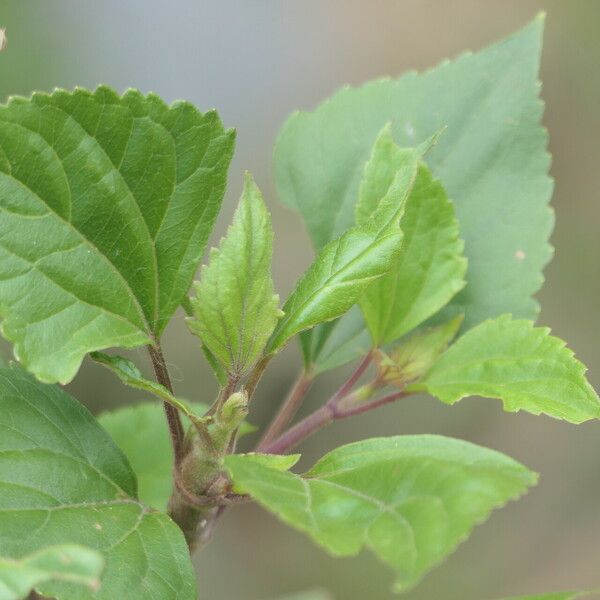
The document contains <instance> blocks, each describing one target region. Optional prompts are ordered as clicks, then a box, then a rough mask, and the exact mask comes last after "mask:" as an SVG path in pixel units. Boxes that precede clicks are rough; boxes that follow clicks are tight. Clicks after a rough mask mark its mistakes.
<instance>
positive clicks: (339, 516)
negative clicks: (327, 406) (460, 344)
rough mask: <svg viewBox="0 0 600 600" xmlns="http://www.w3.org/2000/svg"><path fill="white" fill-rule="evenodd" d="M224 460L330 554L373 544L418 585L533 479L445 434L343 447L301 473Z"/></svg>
mask: <svg viewBox="0 0 600 600" xmlns="http://www.w3.org/2000/svg"><path fill="white" fill-rule="evenodd" d="M225 464H226V466H227V468H228V470H229V472H230V474H231V476H232V479H233V481H234V482H235V484H236V485H237V486H239V487H240V488H242V489H245V491H246V492H247V493H250V494H251V495H252V496H253V498H254V499H255V500H256V501H257V502H259V504H261V505H262V506H263V507H265V508H266V509H268V510H270V511H271V512H273V513H275V515H277V516H278V517H279V518H281V519H282V520H283V521H284V522H286V523H287V524H289V525H291V526H292V527H295V528H296V529H299V530H301V531H304V532H305V533H308V534H309V535H310V537H311V538H312V539H313V540H314V541H315V542H316V543H317V544H319V545H321V546H323V547H325V548H326V549H327V550H329V551H330V552H332V553H333V554H336V555H342V556H348V555H354V554H357V553H358V552H359V550H360V549H361V547H363V546H368V547H369V548H370V549H371V550H373V551H374V552H375V554H376V555H377V556H378V557H379V558H381V559H382V560H383V561H384V562H386V563H388V564H389V565H391V566H392V567H393V568H394V569H395V570H396V571H397V576H398V584H397V585H398V588H399V589H400V588H401V589H406V588H408V587H411V586H412V585H414V584H416V582H417V581H418V580H419V579H420V578H421V576H422V575H423V574H424V572H425V571H427V570H428V569H430V568H431V567H432V566H434V565H435V564H437V563H438V562H439V561H440V560H441V559H442V558H444V557H445V556H446V555H447V554H449V553H450V552H451V551H452V550H453V549H454V548H455V547H456V545H457V544H458V543H459V542H460V541H462V540H463V539H464V537H466V536H467V535H468V533H469V532H470V530H471V529H472V527H473V526H474V525H475V524H477V523H479V522H481V521H482V520H483V519H485V518H486V517H487V516H488V515H489V513H490V512H491V510H492V509H493V508H495V507H498V506H501V505H503V504H504V503H505V502H507V501H508V500H509V499H511V498H514V497H517V496H519V495H520V494H521V493H523V492H524V491H525V489H526V488H527V487H528V486H530V485H532V484H533V483H534V482H535V479H536V478H535V476H534V474H533V473H531V472H530V471H528V470H527V469H525V467H523V466H522V465H519V464H518V463H516V462H515V461H513V460H512V459H509V458H508V457H506V456H503V455H501V454H499V453H496V452H493V451H491V450H487V449H485V448H480V447H477V446H474V445H473V444H468V443H467V442H462V441H459V440H452V439H448V438H441V437H439V436H398V437H394V438H375V439H371V440H365V441H363V442H357V443H354V444H349V445H347V446H342V447H341V448H338V449H336V450H334V451H333V452H330V453H329V454H327V455H326V456H325V457H323V458H322V459H321V460H320V461H319V462H318V463H317V464H316V465H315V466H314V467H313V468H312V469H311V470H310V471H309V472H308V473H306V474H305V475H304V477H303V478H302V477H300V476H298V475H294V474H293V473H290V472H282V471H278V470H276V469H269V468H268V467H267V466H266V465H265V464H264V463H259V462H257V461H255V460H253V458H252V457H249V456H244V455H237V456H228V457H226V459H225ZM393 473H396V476H393ZM398 473H400V474H401V478H400V479H399V478H398ZM417 474H418V476H417ZM440 481H444V483H443V484H441V485H440V486H438V485H437V484H438V483H439V482H440ZM436 482H437V483H436ZM476 489H477V490H479V492H478V493H474V490H476ZM484 490H485V491H484ZM428 495H429V496H430V498H431V500H430V501H425V502H423V499H424V497H426V496H428ZM450 498H452V500H451V501H449V500H450ZM440 499H441V501H442V503H444V500H446V502H445V503H444V504H440V503H439V502H440ZM396 503H398V504H396ZM442 506H445V508H443V509H442V508H441V507H442ZM335 507H337V508H335ZM400 507H401V508H400ZM396 509H398V511H399V512H398V513H396V512H395V510H396Z"/></svg>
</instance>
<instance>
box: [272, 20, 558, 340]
mask: <svg viewBox="0 0 600 600" xmlns="http://www.w3.org/2000/svg"><path fill="white" fill-rule="evenodd" d="M543 25H544V22H543V18H537V19H535V20H534V21H533V22H532V23H531V24H529V25H528V26H527V27H525V28H524V29H523V30H522V31H519V32H517V33H516V34H514V35H512V36H510V37H508V38H507V39H505V40H502V41H501V42H499V43H497V44H494V45H492V46H490V47H488V48H485V49H484V50H481V51H479V52H475V53H470V52H469V53H466V54H463V55H461V56H459V57H458V58H456V59H454V60H450V61H444V62H442V63H441V64H440V65H438V66H437V67H435V68H433V69H430V70H427V71H425V72H423V73H414V72H409V73H406V74H405V75H403V76H401V77H400V78H397V79H380V80H376V81H372V82H369V83H367V84H365V85H363V86H361V87H357V88H353V87H344V88H343V89H341V90H340V91H338V92H337V93H335V94H334V95H333V96H332V97H331V98H329V99H328V100H326V101H325V102H323V103H322V104H320V105H319V106H318V107H317V108H315V109H314V110H312V111H298V112H295V113H294V114H293V115H292V116H291V117H290V118H289V119H288V121H287V122H286V123H285V125H284V126H283V128H282V130H281V132H280V134H279V138H278V140H277V145H276V148H275V154H274V169H275V179H276V183H277V190H278V196H279V198H281V200H282V201H283V202H284V203H285V204H287V205H288V206H291V207H293V208H295V209H296V210H298V212H299V213H300V214H301V216H302V218H303V220H304V222H305V224H306V227H307V229H308V232H309V234H310V236H311V238H312V240H313V243H314V246H315V247H316V248H317V249H320V248H322V247H323V246H325V245H326V244H327V243H328V242H330V240H332V239H334V238H336V237H338V236H339V235H340V234H341V233H342V232H343V231H345V230H346V229H347V228H348V227H350V226H351V225H352V224H353V222H354V217H355V205H356V199H357V195H358V190H359V186H360V183H361V180H362V177H363V166H364V164H365V162H366V161H367V160H368V158H369V155H370V152H371V148H372V145H373V141H374V140H375V138H376V136H377V134H378V132H379V131H380V130H381V128H382V127H383V125H384V124H385V123H387V122H391V123H392V128H391V129H392V134H393V137H394V139H395V140H396V141H397V142H398V143H399V144H400V145H401V146H406V147H414V146H415V145H416V144H418V142H419V141H421V140H424V139H426V138H427V137H428V136H431V135H432V134H434V133H435V132H437V131H439V130H440V129H441V128H443V127H446V129H445V131H444V134H443V135H442V136H441V137H440V139H439V141H438V143H437V144H436V145H435V147H434V148H432V150H431V151H430V152H429V153H428V155H427V164H428V165H429V167H430V168H431V171H432V172H433V174H434V177H436V178H439V179H440V180H441V181H442V182H443V184H444V188H445V189H446V190H447V192H448V196H449V197H450V198H452V200H453V202H454V204H455V207H456V214H457V217H458V221H459V223H460V233H461V237H462V238H463V239H464V240H465V249H466V254H467V258H468V259H469V271H468V274H467V286H466V287H465V288H464V289H463V290H462V291H461V292H460V293H459V294H457V295H456V296H455V297H454V298H453V299H452V301H451V303H450V306H449V308H448V310H447V312H445V313H444V314H443V316H442V317H441V318H442V319H448V318H451V317H452V316H455V315H456V314H465V328H466V329H468V328H470V327H472V326H474V325H476V324H477V323H480V322H481V321H483V320H485V319H487V318H490V317H496V316H498V315H501V314H503V313H507V312H511V313H513V314H515V315H516V316H518V317H521V318H534V317H535V316H536V315H537V313H538V310H539V308H538V304H537V302H536V301H535V300H534V299H533V298H532V295H533V294H534V293H535V292H536V291H537V290H538V289H539V287H540V286H541V284H542V281H543V278H542V276H541V273H542V269H543V267H544V265H545V264H546V263H547V262H548V261H549V259H550V257H551V248H550V246H549V244H548V238H549V236H550V232H551V231H552V226H553V221H554V218H553V214H552V212H551V211H550V210H549V208H548V202H549V200H550V196H551V194H552V181H551V179H550V178H549V177H548V169H549V166H550V157H549V155H548V152H547V149H546V146H547V138H548V136H547V132H546V131H545V130H544V128H543V127H542V125H541V123H540V120H541V116H542V112H543V103H542V102H541V101H540V97H539V92H540V84H539V81H538V72H539V63H540V54H541V47H542V33H543Z"/></svg>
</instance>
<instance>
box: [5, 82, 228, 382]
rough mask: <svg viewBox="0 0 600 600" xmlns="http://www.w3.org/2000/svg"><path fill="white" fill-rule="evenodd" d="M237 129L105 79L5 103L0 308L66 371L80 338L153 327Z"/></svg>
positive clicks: (198, 240)
mask: <svg viewBox="0 0 600 600" xmlns="http://www.w3.org/2000/svg"><path fill="white" fill-rule="evenodd" d="M233 143H234V134H233V132H232V131H225V130H224V129H223V127H222V125H221V122H220V121H219V119H218V117H217V115H216V113H215V112H209V113H205V114H202V113H200V112H198V111H197V110H196V109H195V108H194V107H193V106H192V105H191V104H188V103H186V102H177V103H175V104H173V105H171V106H167V105H166V104H164V103H163V102H162V100H161V99H160V98H158V97H157V96H155V95H152V94H150V95H148V96H142V95H141V94H140V93H139V92H137V91H134V90H131V91H128V92H127V93H126V94H125V95H123V96H122V97H120V96H118V95H117V94H115V93H114V92H113V91H112V90H110V89H109V88H106V87H101V88H99V89H98V90H97V91H96V92H94V93H90V92H88V91H85V90H81V89H78V90H76V91H74V92H72V93H69V92H66V91H62V90H59V91H56V92H54V93H53V94H52V95H46V94H34V95H33V96H32V97H31V99H24V98H14V99H12V100H11V101H10V102H9V104H8V105H7V106H3V107H0V212H1V219H0V239H1V242H0V315H1V316H2V319H3V323H2V332H3V335H4V336H5V337H6V338H7V339H9V340H10V341H12V342H13V343H14V344H15V353H16V355H17V356H18V358H19V360H20V361H21V362H22V363H23V364H24V365H25V366H26V367H27V368H28V369H29V370H30V371H32V372H33V373H35V375H37V376H38V377H39V378H40V379H42V380H43V381H48V382H54V381H60V382H62V383H64V382H67V381H69V380H70V379H71V378H72V377H73V376H74V375H75V373H76V372H77V369H78V368H79V365H80V363H81V360H82V358H83V356H84V355H85V353H86V352H89V351H91V350H97V349H102V348H106V347H110V346H125V347H132V346H136V345H140V344H144V343H147V342H149V341H150V340H151V339H152V338H153V337H154V336H157V335H159V334H160V333H161V332H162V330H163V329H164V327H165V325H166V324H167V322H168V320H169V318H170V317H171V315H172V314H173V312H174V311H175V309H176V308H177V306H178V305H179V304H180V303H181V300H182V298H183V297H184V295H185V293H186V292H187V290H188V288H189V286H190V283H191V280H192V277H193V275H194V272H195V270H196V267H197V265H198V262H199V260H200V257H201V255H202V252H203V250H204V246H205V244H206V240H207V238H208V235H209V233H210V231H211V229H212V225H213V223H214V220H215V218H216V216H217V213H218V211H219V207H220V204H221V199H222V196H223V191H224V187H225V180H226V174H227V168H228V165H229V161H230V159H231V155H232V151H233Z"/></svg>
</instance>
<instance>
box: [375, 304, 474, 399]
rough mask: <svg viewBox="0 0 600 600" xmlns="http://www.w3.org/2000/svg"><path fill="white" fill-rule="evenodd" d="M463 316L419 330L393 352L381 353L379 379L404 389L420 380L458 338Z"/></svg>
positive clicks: (378, 361) (392, 350)
mask: <svg viewBox="0 0 600 600" xmlns="http://www.w3.org/2000/svg"><path fill="white" fill-rule="evenodd" d="M462 321H463V319H462V316H461V315H459V316H458V317H455V318H454V319H451V320H450V321H448V322H446V323H443V324H442V325H436V326H433V327H428V328H427V329H422V330H419V331H416V332H415V333H413V334H411V335H410V336H408V337H407V338H406V339H404V340H402V341H401V342H400V343H399V344H398V345H397V346H394V347H393V348H392V349H391V350H390V351H389V353H385V352H383V351H382V350H379V351H377V353H376V361H377V365H378V369H379V377H381V379H382V381H384V382H385V383H387V384H388V385H394V386H397V387H399V388H404V387H405V386H406V384H407V383H411V382H413V381H416V380H419V379H420V378H421V377H423V375H425V373H427V371H429V369H430V368H431V367H432V366H433V365H434V364H435V362H436V360H437V359H438V357H439V356H440V355H441V354H442V352H444V351H445V350H446V348H448V345H449V344H450V342H451V341H452V340H453V339H454V338H455V337H456V334H457V333H458V330H459V329H460V326H461V324H462Z"/></svg>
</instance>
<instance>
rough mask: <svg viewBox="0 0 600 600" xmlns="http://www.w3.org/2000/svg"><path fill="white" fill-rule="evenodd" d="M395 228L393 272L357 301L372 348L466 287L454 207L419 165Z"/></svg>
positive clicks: (414, 324) (421, 319) (397, 335)
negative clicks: (398, 244)
mask: <svg viewBox="0 0 600 600" xmlns="http://www.w3.org/2000/svg"><path fill="white" fill-rule="evenodd" d="M400 227H401V229H402V231H403V233H404V242H403V244H402V249H401V251H400V254H399V256H398V260H397V261H396V263H395V264H394V268H393V269H391V270H390V272H389V273H388V274H387V275H386V276H385V277H382V278H381V279H380V280H378V281H377V282H376V283H374V285H373V286H370V287H369V289H368V290H367V292H366V293H365V295H364V296H363V297H362V298H361V301H360V306H361V308H362V310H363V313H364V315H365V319H366V322H367V325H368V327H369V330H370V332H371V336H372V338H373V343H374V344H375V345H376V346H378V345H380V344H388V343H390V342H393V341H395V340H397V339H398V338H400V337H401V336H402V335H404V334H405V333H408V332H409V331H411V330H413V329H414V328H415V327H417V326H418V325H420V324H421V323H423V322H424V321H425V320H427V319H428V318H429V317H431V316H432V315H434V314H435V313H436V312H438V311H439V310H440V309H441V308H443V307H444V306H445V305H446V304H447V303H448V302H449V301H450V300H451V299H452V298H453V297H454V295H455V294H456V293H457V292H458V291H460V290H461V289H462V288H463V287H464V285H465V281H464V275H465V272H466V269H467V261H466V260H465V258H464V256H463V254H462V251H463V246H464V244H463V242H462V240H460V238H459V237H458V221H457V220H456V217H455V215H454V207H453V206H452V203H451V202H450V201H449V200H448V198H447V196H446V193H445V191H444V188H443V187H442V185H441V184H440V182H439V181H436V180H434V179H433V178H432V176H431V173H430V172H429V170H428V169H427V167H426V166H425V165H423V164H420V165H419V168H418V171H417V175H416V181H415V185H414V187H413V188H412V190H411V192H410V195H409V196H408V199H407V201H406V209H405V213H404V216H403V217H402V221H401V222H400Z"/></svg>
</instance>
